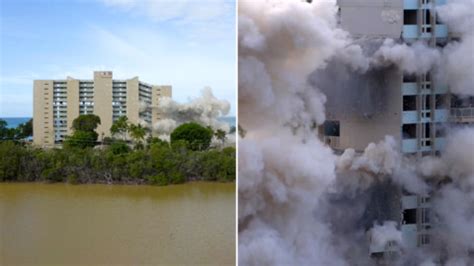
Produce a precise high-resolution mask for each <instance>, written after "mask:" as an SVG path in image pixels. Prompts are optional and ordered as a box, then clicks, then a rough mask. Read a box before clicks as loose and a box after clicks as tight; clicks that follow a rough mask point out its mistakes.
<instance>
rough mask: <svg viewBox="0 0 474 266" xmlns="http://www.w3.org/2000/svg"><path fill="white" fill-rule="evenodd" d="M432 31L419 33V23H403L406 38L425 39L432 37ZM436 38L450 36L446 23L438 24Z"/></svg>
mask: <svg viewBox="0 0 474 266" xmlns="http://www.w3.org/2000/svg"><path fill="white" fill-rule="evenodd" d="M431 36H432V35H431V32H422V33H418V25H403V38H404V39H424V38H431ZM435 37H436V38H447V37H448V26H446V25H444V24H438V25H436V30H435Z"/></svg>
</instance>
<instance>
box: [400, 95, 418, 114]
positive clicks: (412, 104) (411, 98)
mask: <svg viewBox="0 0 474 266" xmlns="http://www.w3.org/2000/svg"><path fill="white" fill-rule="evenodd" d="M414 110H416V96H415V95H407V96H403V111H414Z"/></svg>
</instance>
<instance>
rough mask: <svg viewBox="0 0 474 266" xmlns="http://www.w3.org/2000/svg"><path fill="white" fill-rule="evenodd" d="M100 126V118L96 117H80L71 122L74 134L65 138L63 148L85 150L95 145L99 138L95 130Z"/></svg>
mask: <svg viewBox="0 0 474 266" xmlns="http://www.w3.org/2000/svg"><path fill="white" fill-rule="evenodd" d="M98 125H100V118H99V117H98V116H96V115H93V114H89V115H80V116H78V117H77V118H76V119H74V121H72V129H73V130H74V133H73V134H72V136H70V137H67V138H66V141H65V142H64V145H65V147H76V148H81V149H84V148H87V147H94V146H95V145H96V144H97V137H98V136H99V135H98V134H97V132H95V129H96V128H97V126H98Z"/></svg>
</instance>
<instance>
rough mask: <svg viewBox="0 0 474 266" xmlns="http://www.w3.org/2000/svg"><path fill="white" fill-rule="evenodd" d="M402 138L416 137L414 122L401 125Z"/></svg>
mask: <svg viewBox="0 0 474 266" xmlns="http://www.w3.org/2000/svg"><path fill="white" fill-rule="evenodd" d="M402 138H403V139H416V124H404V125H403V126H402Z"/></svg>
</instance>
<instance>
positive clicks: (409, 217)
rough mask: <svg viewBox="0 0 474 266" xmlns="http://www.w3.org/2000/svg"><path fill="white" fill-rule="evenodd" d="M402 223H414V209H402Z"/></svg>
mask: <svg viewBox="0 0 474 266" xmlns="http://www.w3.org/2000/svg"><path fill="white" fill-rule="evenodd" d="M403 224H416V209H406V210H404V211H403Z"/></svg>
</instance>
